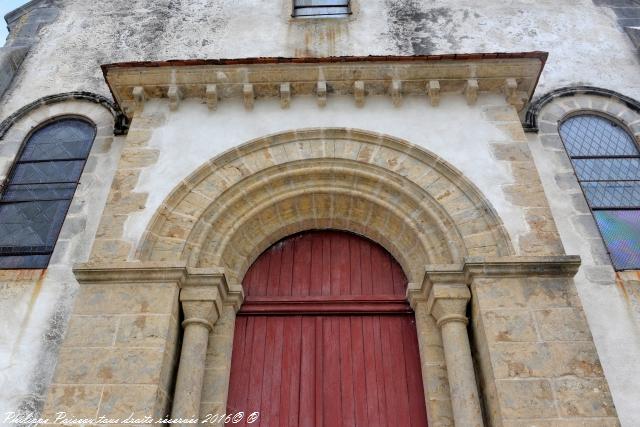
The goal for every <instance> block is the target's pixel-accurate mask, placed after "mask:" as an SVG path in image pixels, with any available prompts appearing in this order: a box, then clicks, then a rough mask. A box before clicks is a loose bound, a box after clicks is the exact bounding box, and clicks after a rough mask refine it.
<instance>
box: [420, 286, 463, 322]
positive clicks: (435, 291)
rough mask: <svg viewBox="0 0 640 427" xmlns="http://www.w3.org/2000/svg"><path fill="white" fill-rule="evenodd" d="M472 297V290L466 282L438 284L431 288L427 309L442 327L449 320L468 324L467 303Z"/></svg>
mask: <svg viewBox="0 0 640 427" xmlns="http://www.w3.org/2000/svg"><path fill="white" fill-rule="evenodd" d="M470 299H471V292H469V288H468V287H467V285H465V284H460V285H453V284H446V285H443V284H436V285H434V286H433V287H432V288H431V292H430V294H429V298H428V299H427V310H428V312H429V313H431V315H433V317H434V318H435V319H436V321H437V322H438V326H440V327H442V325H444V324H445V323H447V322H462V323H464V324H467V323H468V321H469V319H467V316H466V313H467V304H468V303H469V300H470Z"/></svg>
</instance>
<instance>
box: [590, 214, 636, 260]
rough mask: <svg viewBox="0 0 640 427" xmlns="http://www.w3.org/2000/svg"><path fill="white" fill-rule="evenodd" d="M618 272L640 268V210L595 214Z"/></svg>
mask: <svg viewBox="0 0 640 427" xmlns="http://www.w3.org/2000/svg"><path fill="white" fill-rule="evenodd" d="M593 215H594V216H595V218H596V222H597V223H598V227H599V228H600V233H602V237H603V238H604V241H605V243H606V244H607V247H608V248H609V253H610V255H611V260H612V261H613V265H614V267H615V268H616V270H628V269H637V268H638V266H640V230H639V224H640V210H626V211H620V210H618V211H616V210H613V211H596V212H594V213H593Z"/></svg>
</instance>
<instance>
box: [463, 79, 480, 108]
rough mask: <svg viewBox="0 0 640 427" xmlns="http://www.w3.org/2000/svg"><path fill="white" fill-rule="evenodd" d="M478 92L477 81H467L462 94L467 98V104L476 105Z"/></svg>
mask: <svg viewBox="0 0 640 427" xmlns="http://www.w3.org/2000/svg"><path fill="white" fill-rule="evenodd" d="M478 91H479V86H478V80H476V79H469V80H467V86H466V87H465V89H464V94H465V96H466V97H467V104H469V105H476V102H477V101H478Z"/></svg>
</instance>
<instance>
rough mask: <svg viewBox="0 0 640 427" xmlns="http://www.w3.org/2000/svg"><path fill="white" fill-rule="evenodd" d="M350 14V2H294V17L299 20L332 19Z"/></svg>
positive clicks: (298, 0) (301, 0)
mask: <svg viewBox="0 0 640 427" xmlns="http://www.w3.org/2000/svg"><path fill="white" fill-rule="evenodd" d="M350 13H351V10H350V9H349V0H293V16H295V17H297V18H332V17H340V16H346V15H349V14H350Z"/></svg>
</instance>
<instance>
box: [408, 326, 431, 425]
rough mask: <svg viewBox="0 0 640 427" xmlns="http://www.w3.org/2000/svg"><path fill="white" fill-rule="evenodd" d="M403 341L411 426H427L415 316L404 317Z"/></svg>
mask: <svg viewBox="0 0 640 427" xmlns="http://www.w3.org/2000/svg"><path fill="white" fill-rule="evenodd" d="M402 323H403V327H402V339H403V342H404V356H405V357H404V362H405V371H406V374H405V375H406V376H407V387H408V389H409V407H410V409H409V413H410V414H411V426H412V427H419V426H426V425H427V409H426V407H425V404H424V387H423V385H422V384H423V383H422V375H419V374H420V373H421V366H420V349H419V348H418V333H417V331H416V322H415V318H414V316H411V315H409V316H402Z"/></svg>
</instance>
